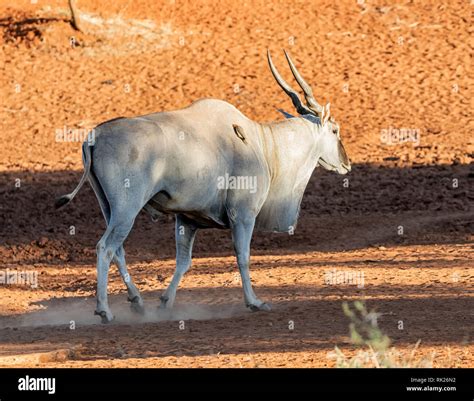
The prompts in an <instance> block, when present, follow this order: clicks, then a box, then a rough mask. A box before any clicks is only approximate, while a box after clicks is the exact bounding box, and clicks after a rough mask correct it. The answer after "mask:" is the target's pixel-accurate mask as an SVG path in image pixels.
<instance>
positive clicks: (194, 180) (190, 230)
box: [56, 52, 351, 323]
mask: <svg viewBox="0 0 474 401" xmlns="http://www.w3.org/2000/svg"><path fill="white" fill-rule="evenodd" d="M285 56H286V59H287V61H288V64H289V66H290V70H291V72H292V73H293V76H294V78H295V80H296V82H297V83H298V84H299V86H300V87H301V89H302V90H303V94H304V99H305V103H303V102H302V100H301V98H300V97H299V95H298V93H297V92H296V91H295V90H294V89H293V88H292V87H291V86H290V85H289V84H288V83H287V82H286V81H285V80H284V79H283V78H282V77H281V75H280V74H279V72H278V70H277V69H276V68H275V66H274V64H273V61H272V59H271V57H270V53H269V52H268V54H267V57H268V63H269V66H270V71H271V72H272V74H273V77H274V78H275V80H276V81H277V83H278V84H279V85H280V87H281V88H282V89H283V91H284V92H285V93H286V94H287V95H288V96H289V97H290V98H291V101H292V102H293V105H294V107H295V109H296V112H297V113H298V115H297V116H293V115H291V114H289V113H286V112H285V117H286V119H284V120H282V121H276V122H270V123H258V122H255V121H252V120H250V119H249V118H247V117H246V116H244V115H243V114H242V113H241V112H240V111H239V110H237V109H236V108H235V107H234V106H232V105H231V104H229V103H227V102H225V101H222V100H216V99H201V100H198V101H195V102H194V103H192V104H191V105H190V106H188V107H186V108H184V109H181V110H175V111H165V112H160V113H154V114H148V115H144V116H140V117H134V118H118V119H114V120H111V121H107V122H105V123H102V124H100V125H99V126H97V127H96V128H95V130H94V134H95V138H94V139H95V140H94V141H93V143H91V142H90V141H86V142H84V143H83V145H82V156H83V162H84V174H83V176H82V178H81V180H80V182H79V184H78V186H77V187H76V189H75V190H74V191H73V192H71V193H70V194H68V195H64V196H63V197H61V198H59V199H58V201H57V203H56V205H57V207H62V206H64V205H65V204H67V203H69V201H71V200H72V198H73V197H74V196H75V195H76V194H77V192H78V191H79V189H80V188H81V186H82V185H83V184H84V182H85V181H86V180H88V181H89V183H90V185H91V186H92V188H93V190H94V192H95V195H96V197H97V200H98V202H99V206H100V208H101V210H102V214H103V215H104V218H105V221H106V223H107V228H106V230H105V232H104V234H103V236H102V238H101V239H100V240H99V242H98V244H97V307H96V311H95V313H96V314H97V315H99V316H100V317H101V318H102V322H104V323H107V322H110V321H111V320H113V314H112V311H111V309H110V307H109V304H108V299H107V281H108V272H109V267H110V264H111V262H115V264H116V265H117V267H118V269H119V272H120V274H121V277H122V279H123V281H124V283H125V286H126V287H127V291H128V299H129V301H130V302H131V306H132V308H133V310H134V311H136V312H138V313H143V311H144V306H143V299H142V297H141V295H140V293H139V291H138V289H137V287H136V285H135V284H134V282H133V280H132V278H131V277H130V275H129V273H128V270H127V265H126V262H125V252H124V249H123V242H124V240H125V239H126V238H127V236H128V234H129V232H130V230H131V229H132V227H133V224H134V221H135V218H136V217H137V215H138V213H139V212H140V211H141V210H142V209H145V210H146V211H147V212H148V213H150V214H151V216H152V218H156V216H159V215H160V214H163V213H164V214H173V215H175V219H176V227H175V235H176V270H175V273H174V275H173V278H172V280H171V283H170V284H169V286H168V288H167V289H166V290H165V291H164V293H163V294H162V295H161V305H160V307H162V308H171V307H172V306H173V303H174V301H175V297H176V290H177V287H178V285H179V282H180V280H181V278H182V277H183V275H184V274H185V273H186V271H187V270H188V269H189V267H190V265H191V257H192V248H193V242H194V238H195V237H196V233H197V231H198V230H199V229H205V228H219V229H229V230H231V233H232V241H233V244H234V249H235V253H236V256H237V264H238V267H239V271H240V275H241V278H242V285H243V292H244V301H245V304H246V305H247V306H248V307H249V308H250V309H251V310H252V311H259V310H265V311H268V310H270V305H269V304H268V303H266V302H264V301H262V300H261V299H259V298H258V297H257V296H256V295H255V292H254V290H253V288H252V284H251V281H250V273H249V263H250V241H251V238H252V233H253V231H254V229H256V230H261V231H274V232H275V231H276V232H287V233H293V232H294V230H295V228H296V223H297V219H298V213H299V210H300V204H301V199H302V197H303V193H304V191H305V188H306V186H307V184H308V181H309V179H310V177H311V174H312V173H313V171H314V169H315V168H316V167H317V166H321V167H323V168H325V169H327V170H331V171H335V172H337V173H339V174H346V173H347V172H349V171H350V169H351V164H350V161H349V158H348V157H347V154H346V152H345V150H344V146H343V144H342V141H341V137H340V129H339V125H338V124H337V123H336V121H335V120H334V119H333V118H332V116H331V115H330V108H329V104H327V105H325V106H321V105H320V104H319V103H318V102H317V101H316V100H315V98H314V96H313V91H312V89H311V87H310V86H309V85H308V84H307V82H306V81H305V80H304V79H303V77H302V76H301V75H300V73H299V72H298V70H297V69H296V67H295V65H294V63H293V61H292V60H291V58H290V56H289V54H288V53H287V52H285Z"/></svg>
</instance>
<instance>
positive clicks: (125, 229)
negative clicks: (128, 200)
mask: <svg viewBox="0 0 474 401" xmlns="http://www.w3.org/2000/svg"><path fill="white" fill-rule="evenodd" d="M133 222H134V218H133V219H123V220H118V219H114V218H111V220H110V222H109V226H108V227H107V230H106V231H105V233H104V235H103V236H102V238H101V239H100V241H99V243H98V244H97V308H96V311H95V314H96V315H99V316H100V317H101V318H102V323H108V322H110V321H112V320H113V318H114V316H113V314H112V312H111V310H110V308H109V304H108V298H107V283H108V276H109V267H110V263H111V262H112V259H113V258H114V257H115V253H116V252H117V250H118V249H119V248H120V247H121V246H122V244H123V241H124V240H125V238H127V235H128V233H129V232H130V230H131V229H132V226H133ZM124 260H125V259H124Z"/></svg>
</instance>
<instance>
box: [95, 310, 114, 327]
mask: <svg viewBox="0 0 474 401" xmlns="http://www.w3.org/2000/svg"><path fill="white" fill-rule="evenodd" d="M94 315H97V316H100V318H101V322H102V323H103V324H107V323H110V322H111V321H112V320H114V315H112V314H111V313H110V312H106V311H102V312H97V311H95V312H94Z"/></svg>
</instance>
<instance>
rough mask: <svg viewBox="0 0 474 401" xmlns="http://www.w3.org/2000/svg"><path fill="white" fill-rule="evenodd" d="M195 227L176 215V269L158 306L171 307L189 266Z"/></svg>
mask: <svg viewBox="0 0 474 401" xmlns="http://www.w3.org/2000/svg"><path fill="white" fill-rule="evenodd" d="M196 231H197V227H196V226H195V225H194V224H193V223H191V222H190V221H188V220H187V219H186V218H184V217H183V216H180V215H179V214H178V215H176V234H175V235H176V270H175V272H174V275H173V278H172V279H171V283H170V285H169V286H168V288H167V289H166V291H165V292H164V293H163V295H162V296H161V297H160V299H161V305H160V308H167V309H170V308H172V307H173V304H174V299H175V297H176V289H177V288H178V285H179V282H180V281H181V278H182V277H183V276H184V274H185V273H186V272H187V271H188V269H189V266H191V257H192V250H193V243H194V238H195V237H196Z"/></svg>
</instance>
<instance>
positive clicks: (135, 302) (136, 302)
mask: <svg viewBox="0 0 474 401" xmlns="http://www.w3.org/2000/svg"><path fill="white" fill-rule="evenodd" d="M128 300H129V302H131V303H130V308H131V309H132V311H133V312H134V313H138V314H139V315H144V314H145V307H144V306H143V300H142V299H141V298H140V297H139V296H138V295H137V296H136V297H134V298H133V299H130V298H129V299H128Z"/></svg>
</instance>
